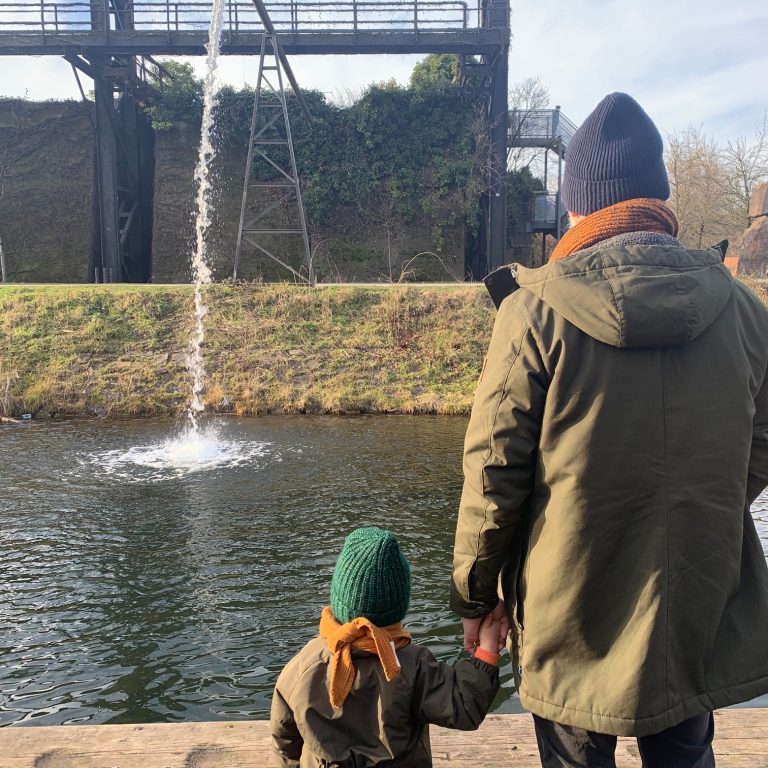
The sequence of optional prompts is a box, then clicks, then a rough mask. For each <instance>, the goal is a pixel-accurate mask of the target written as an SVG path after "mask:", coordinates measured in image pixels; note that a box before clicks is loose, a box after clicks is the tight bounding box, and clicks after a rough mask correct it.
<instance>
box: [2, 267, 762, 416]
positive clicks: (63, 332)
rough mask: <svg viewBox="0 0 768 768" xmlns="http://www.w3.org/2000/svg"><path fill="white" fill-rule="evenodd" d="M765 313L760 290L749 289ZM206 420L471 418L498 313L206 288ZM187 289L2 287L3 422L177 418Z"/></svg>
mask: <svg viewBox="0 0 768 768" xmlns="http://www.w3.org/2000/svg"><path fill="white" fill-rule="evenodd" d="M745 282H746V283H747V284H748V285H749V286H750V288H752V289H753V290H754V291H755V292H756V293H757V294H758V295H759V296H760V297H761V298H762V299H763V300H764V301H766V302H768V280H766V279H749V278H747V279H745ZM207 297H208V298H207V303H208V308H209V313H208V317H207V318H206V338H205V342H204V356H205V365H206V368H207V371H208V374H209V382H208V388H207V392H206V395H205V399H206V404H207V407H208V408H209V409H210V410H213V411H221V412H231V413H237V414H261V413H281V412H282V413H350V412H360V411H362V412H375V413H451V414H453V413H455V414H464V413H468V412H469V409H470V407H471V403H472V396H473V393H474V389H475V385H476V383H477V378H478V376H479V374H480V369H481V365H482V358H483V354H484V353H485V349H486V347H487V344H488V341H489V339H490V333H491V328H492V325H493V319H494V314H495V313H494V310H493V308H492V305H491V302H490V299H489V298H488V297H487V296H486V293H485V290H484V289H483V288H482V286H478V285H463V284H435V285H420V286H375V285H374V286H361V285H339V286H319V287H318V288H315V289H308V288H305V287H301V286H292V285H285V284H277V285H244V286H237V287H235V286H232V285H227V284H221V285H214V286H211V287H210V288H209V289H208V290H207ZM192 323H193V320H192V287H191V286H189V285H141V286H137V285H98V286H94V285H39V286H38V285H34V286H31V285H2V286H0V415H9V416H14V415H19V414H22V413H27V412H30V413H34V414H36V415H38V416H41V417H56V416H70V415H101V416H111V417H138V416H159V415H175V414H178V413H180V412H182V411H183V409H184V408H185V407H186V403H187V400H188V394H189V382H188V379H187V371H186V351H187V345H188V340H189V335H190V331H191V329H192Z"/></svg>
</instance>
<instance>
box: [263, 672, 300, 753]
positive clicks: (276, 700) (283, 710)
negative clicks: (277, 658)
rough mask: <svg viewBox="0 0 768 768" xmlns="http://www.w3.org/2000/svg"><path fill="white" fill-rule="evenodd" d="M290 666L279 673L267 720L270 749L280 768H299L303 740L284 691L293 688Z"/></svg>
mask: <svg viewBox="0 0 768 768" xmlns="http://www.w3.org/2000/svg"><path fill="white" fill-rule="evenodd" d="M290 669H291V664H290V662H289V665H288V666H287V667H286V668H285V669H284V670H283V671H282V672H281V673H280V677H278V678H277V683H276V685H275V691H274V693H273V695H272V710H271V714H270V718H269V731H270V734H271V736H272V747H273V748H274V750H275V755H276V756H277V764H278V765H279V766H281V768H299V761H300V760H301V750H302V748H303V746H304V740H303V739H302V738H301V734H300V733H299V729H298V727H297V726H296V720H295V719H294V717H293V711H292V710H291V707H290V706H289V704H288V699H287V696H286V694H285V691H286V690H290V689H291V688H293V684H292V682H291V680H290Z"/></svg>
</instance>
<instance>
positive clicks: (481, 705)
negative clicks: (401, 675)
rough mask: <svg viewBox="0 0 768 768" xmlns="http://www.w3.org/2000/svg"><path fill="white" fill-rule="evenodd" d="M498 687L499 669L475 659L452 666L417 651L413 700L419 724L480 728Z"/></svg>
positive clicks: (468, 729)
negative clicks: (416, 673) (417, 658)
mask: <svg viewBox="0 0 768 768" xmlns="http://www.w3.org/2000/svg"><path fill="white" fill-rule="evenodd" d="M498 690H499V670H498V668H497V667H495V666H493V665H492V664H486V663H485V662H484V661H480V660H479V659H474V658H473V659H461V660H460V661H458V662H456V664H455V665H454V666H451V665H450V664H446V663H445V662H443V661H438V660H437V659H436V658H435V657H434V656H433V655H432V653H431V652H430V651H428V650H426V649H425V650H424V652H423V654H421V659H420V664H419V671H418V677H417V680H416V690H415V697H414V702H415V705H416V707H417V708H418V711H417V712H415V715H416V717H417V718H418V719H419V721H420V722H422V723H432V724H434V725H440V726H442V727H443V728H455V729H457V730H459V731H474V730H476V729H477V728H479V727H480V723H482V722H483V720H484V718H485V716H486V715H487V714H488V710H489V709H490V708H491V704H493V699H494V697H495V696H496V692H497V691H498Z"/></svg>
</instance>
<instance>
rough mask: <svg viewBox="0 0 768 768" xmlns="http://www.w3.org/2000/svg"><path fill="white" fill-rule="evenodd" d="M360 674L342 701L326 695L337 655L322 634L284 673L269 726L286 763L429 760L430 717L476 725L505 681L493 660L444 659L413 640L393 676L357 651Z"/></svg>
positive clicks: (416, 764)
mask: <svg viewBox="0 0 768 768" xmlns="http://www.w3.org/2000/svg"><path fill="white" fill-rule="evenodd" d="M352 655H353V658H354V662H355V666H356V668H357V675H356V677H355V682H354V684H353V686H352V690H351V691H350V693H349V696H348V697H347V698H346V700H345V701H344V704H343V706H342V707H341V709H336V710H335V709H334V708H333V707H332V706H331V702H330V697H329V695H328V685H329V678H330V666H331V659H332V655H331V653H330V651H329V650H328V646H327V645H326V643H325V640H323V639H322V638H320V637H318V638H315V639H314V640H310V641H309V643H307V645H305V646H304V648H303V649H302V650H301V651H300V652H299V653H298V654H297V655H296V656H294V658H292V659H291V660H290V661H289V662H288V664H287V665H286V666H285V668H284V669H283V671H282V672H281V673H280V677H279V678H278V680H277V685H276V686H275V692H274V696H273V698H272V716H271V720H270V730H271V733H272V742H273V745H274V748H275V753H276V755H277V759H278V763H279V764H280V765H282V766H286V768H288V767H290V768H299V766H300V768H319V766H323V767H325V766H329V767H330V766H333V767H334V768H367V766H376V765H386V766H387V768H398V767H402V768H405V766H407V768H429V767H430V766H431V765H432V752H431V749H430V745H429V730H428V724H429V723H434V724H435V725H442V726H445V727H446V728H456V729H459V730H463V731H471V730H474V729H475V728H477V727H478V726H479V725H480V723H481V722H482V721H483V718H484V717H485V715H486V713H487V712H488V710H489V708H490V706H491V704H492V703H493V698H494V696H495V695H496V691H497V690H498V688H499V673H498V669H497V668H496V667H495V666H492V665H489V664H486V663H485V662H482V661H479V660H477V659H472V660H469V659H463V660H461V661H459V662H457V663H456V665H455V666H451V665H449V664H445V663H443V662H439V661H437V660H436V659H435V657H434V656H433V655H432V654H431V653H430V651H429V650H427V649H426V648H424V647H420V646H418V645H416V644H414V643H411V644H410V645H406V646H405V647H404V648H400V649H399V650H398V651H397V657H398V660H399V662H400V665H401V670H400V675H399V676H398V677H396V678H395V679H394V680H392V681H391V682H387V681H386V679H385V677H384V672H383V670H382V667H381V663H380V662H379V659H378V657H377V656H375V655H373V654H368V653H365V652H363V651H356V650H353V651H352Z"/></svg>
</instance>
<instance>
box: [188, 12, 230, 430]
mask: <svg viewBox="0 0 768 768" xmlns="http://www.w3.org/2000/svg"><path fill="white" fill-rule="evenodd" d="M223 20H224V0H214V2H213V6H212V7H211V25H210V29H209V31H208V42H207V44H206V52H207V55H206V60H205V78H204V80H203V119H202V125H201V130H200V149H199V152H198V158H197V166H196V167H195V182H196V184H197V196H196V199H195V209H196V211H197V216H196V218H195V252H194V254H193V256H192V281H193V282H194V284H195V330H194V332H193V334H192V338H191V339H190V344H189V357H188V360H187V367H188V368H189V374H190V378H191V383H192V395H191V398H190V403H189V409H188V411H187V416H188V419H189V426H190V429H191V430H192V432H197V431H198V417H199V416H200V414H201V413H202V412H203V410H204V408H205V406H204V404H203V399H202V396H203V391H204V389H205V365H204V363H203V352H202V348H203V340H204V338H205V325H204V320H205V315H206V313H207V311H208V309H207V307H206V306H205V301H204V299H203V286H204V285H206V284H208V283H210V282H211V270H210V268H209V266H208V263H207V261H206V242H205V235H206V232H207V230H208V227H209V225H210V223H211V215H210V207H209V200H208V193H209V190H210V186H211V184H210V173H209V171H210V163H211V161H212V160H213V156H214V154H215V149H214V145H213V142H212V140H211V139H212V131H213V111H214V109H215V107H216V103H217V101H218V64H219V47H220V43H221V32H222V28H223Z"/></svg>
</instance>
